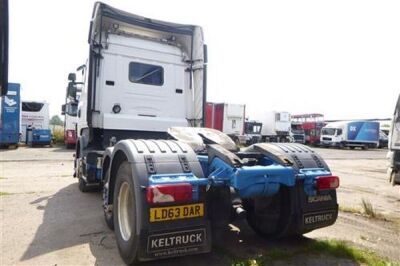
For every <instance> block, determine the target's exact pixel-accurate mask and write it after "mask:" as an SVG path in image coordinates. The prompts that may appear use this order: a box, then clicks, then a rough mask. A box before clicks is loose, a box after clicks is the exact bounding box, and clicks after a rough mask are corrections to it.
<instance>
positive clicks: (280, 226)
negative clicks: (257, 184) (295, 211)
mask: <svg viewBox="0 0 400 266" xmlns="http://www.w3.org/2000/svg"><path fill="white" fill-rule="evenodd" d="M290 206H291V195H290V191H289V189H287V188H281V190H280V191H279V193H277V194H276V195H274V196H271V197H259V198H254V199H248V200H246V201H245V208H246V210H247V222H248V224H249V225H250V227H251V228H252V229H253V230H254V231H255V232H256V233H257V234H259V235H261V236H263V237H265V238H267V239H276V238H282V237H286V236H289V235H290V224H291V209H290Z"/></svg>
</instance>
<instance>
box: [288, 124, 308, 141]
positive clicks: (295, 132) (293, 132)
mask: <svg viewBox="0 0 400 266" xmlns="http://www.w3.org/2000/svg"><path fill="white" fill-rule="evenodd" d="M290 137H291V142H295V143H301V144H305V143H306V135H305V133H304V129H303V123H301V122H295V121H292V123H291V128H290Z"/></svg>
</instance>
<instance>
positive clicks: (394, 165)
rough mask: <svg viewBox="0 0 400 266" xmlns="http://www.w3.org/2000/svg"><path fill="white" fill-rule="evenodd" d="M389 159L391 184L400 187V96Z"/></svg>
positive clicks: (394, 119)
mask: <svg viewBox="0 0 400 266" xmlns="http://www.w3.org/2000/svg"><path fill="white" fill-rule="evenodd" d="M388 159H389V167H388V171H387V173H388V176H389V182H390V183H391V184H392V185H393V186H394V185H400V95H399V97H398V99H397V103H396V107H395V109H394V113H393V120H392V126H391V127H390V134H389V152H388Z"/></svg>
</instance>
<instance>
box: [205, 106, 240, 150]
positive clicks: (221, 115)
mask: <svg viewBox="0 0 400 266" xmlns="http://www.w3.org/2000/svg"><path fill="white" fill-rule="evenodd" d="M245 112H246V105H244V104H232V103H212V102H207V103H206V117H205V127H207V128H213V129H217V130H219V131H221V132H223V133H225V134H227V135H228V136H230V137H231V138H232V140H233V141H234V142H235V143H237V144H244V143H246V138H245V136H244V124H245Z"/></svg>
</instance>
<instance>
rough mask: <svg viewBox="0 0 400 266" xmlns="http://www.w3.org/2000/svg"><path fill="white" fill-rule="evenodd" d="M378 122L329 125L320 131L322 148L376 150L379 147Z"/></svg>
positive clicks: (345, 122)
mask: <svg viewBox="0 0 400 266" xmlns="http://www.w3.org/2000/svg"><path fill="white" fill-rule="evenodd" d="M379 131H380V130H379V122H374V121H344V122H333V123H329V124H327V125H326V126H324V127H323V128H322V129H321V139H320V145H321V146H324V147H328V146H333V147H339V148H343V147H350V148H355V147H361V148H363V149H368V148H376V147H378V145H379Z"/></svg>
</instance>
